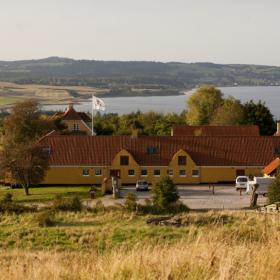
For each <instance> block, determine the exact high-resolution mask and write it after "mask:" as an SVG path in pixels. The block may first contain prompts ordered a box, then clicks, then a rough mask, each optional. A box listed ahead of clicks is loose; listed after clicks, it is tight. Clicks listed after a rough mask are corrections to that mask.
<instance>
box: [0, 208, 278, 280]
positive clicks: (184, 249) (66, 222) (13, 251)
mask: <svg viewBox="0 0 280 280" xmlns="http://www.w3.org/2000/svg"><path fill="white" fill-rule="evenodd" d="M38 214H39V213H36V214H23V215H21V216H16V215H8V214H5V215H2V216H1V217H0V246H1V251H0V266H1V275H0V279H27V280H28V279H38V277H39V278H40V279H43V280H44V279H199V280H200V279H279V278H280V268H279V267H280V258H279V251H280V245H279V244H280V243H279V233H280V223H279V216H278V215H269V216H264V215H260V214H257V213H244V212H225V211H224V212H205V213H199V212H191V213H186V214H182V220H183V223H184V226H183V227H180V228H176V227H165V226H150V225H147V224H146V222H145V221H146V219H147V216H138V215H134V214H130V213H125V212H122V211H121V210H106V211H105V212H81V213H57V214H56V216H55V221H56V226H55V227H49V228H41V227H39V226H38V225H37V222H36V215H38Z"/></svg>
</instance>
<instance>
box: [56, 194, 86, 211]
mask: <svg viewBox="0 0 280 280" xmlns="http://www.w3.org/2000/svg"><path fill="white" fill-rule="evenodd" d="M53 209H54V210H58V211H74V212H79V211H81V210H82V202H81V200H80V198H79V197H78V196H74V197H73V198H72V199H66V198H63V197H62V196H57V197H56V199H55V200H54V202H53Z"/></svg>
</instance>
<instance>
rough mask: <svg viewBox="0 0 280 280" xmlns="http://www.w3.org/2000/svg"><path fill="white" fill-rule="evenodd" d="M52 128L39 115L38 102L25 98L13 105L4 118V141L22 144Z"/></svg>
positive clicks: (46, 120) (31, 140)
mask: <svg viewBox="0 0 280 280" xmlns="http://www.w3.org/2000/svg"><path fill="white" fill-rule="evenodd" d="M51 128H52V123H51V122H50V121H49V120H48V119H46V118H42V117H41V113H40V110H39V104H38V102H37V101H35V100H26V101H23V102H19V103H17V104H16V105H14V106H13V107H12V109H11V114H10V115H9V116H8V117H7V118H6V119H5V120H4V124H3V129H4V142H8V143H9V144H11V145H12V144H24V143H30V142H33V141H35V140H37V139H38V138H39V137H41V136H42V135H43V134H44V133H46V132H48V131H49V130H50V129H51Z"/></svg>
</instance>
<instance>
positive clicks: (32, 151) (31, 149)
mask: <svg viewBox="0 0 280 280" xmlns="http://www.w3.org/2000/svg"><path fill="white" fill-rule="evenodd" d="M48 156H49V155H48V153H46V152H44V150H43V149H42V147H41V146H40V145H35V144H30V145H24V144H16V145H13V146H9V148H7V147H5V148H4V150H3V152H2V154H1V159H0V166H1V168H2V169H3V170H6V171H7V172H8V173H9V175H10V177H11V181H14V182H16V183H17V184H20V185H21V186H22V188H23V189H24V193H25V194H26V195H29V187H30V185H32V184H38V183H40V182H41V181H42V180H43V179H44V177H45V174H46V171H47V169H48Z"/></svg>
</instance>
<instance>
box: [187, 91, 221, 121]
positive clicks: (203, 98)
mask: <svg viewBox="0 0 280 280" xmlns="http://www.w3.org/2000/svg"><path fill="white" fill-rule="evenodd" d="M222 102H223V94H222V92H221V91H220V90H219V89H217V88H215V87H214V86H201V87H200V88H199V89H198V90H196V91H195V92H194V93H193V94H192V95H191V96H190V98H189V99H188V102H187V113H186V121H187V123H188V124H189V125H205V124H209V123H210V121H211V119H212V118H213V115H214V113H215V112H216V110H217V109H218V108H219V107H220V106H221V104H222Z"/></svg>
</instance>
